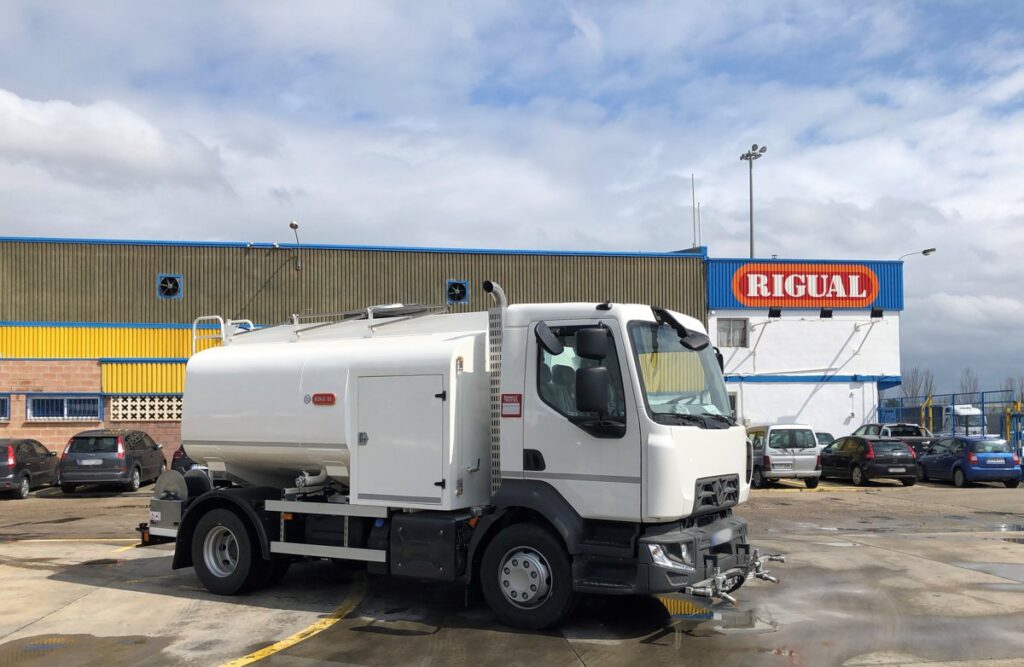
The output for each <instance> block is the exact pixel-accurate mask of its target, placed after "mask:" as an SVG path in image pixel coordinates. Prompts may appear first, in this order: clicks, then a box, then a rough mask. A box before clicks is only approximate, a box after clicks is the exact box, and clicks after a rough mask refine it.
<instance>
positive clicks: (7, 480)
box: [0, 440, 57, 498]
mask: <svg viewBox="0 0 1024 667" xmlns="http://www.w3.org/2000/svg"><path fill="white" fill-rule="evenodd" d="M56 482H57V452H51V451H50V450H49V449H47V448H46V447H44V446H43V445H41V444H39V442H37V441H35V440H0V491H10V492H11V494H12V495H13V496H14V497H15V498H27V497H28V492H29V491H31V490H32V489H34V488H36V487H40V486H52V485H53V484H55V483H56Z"/></svg>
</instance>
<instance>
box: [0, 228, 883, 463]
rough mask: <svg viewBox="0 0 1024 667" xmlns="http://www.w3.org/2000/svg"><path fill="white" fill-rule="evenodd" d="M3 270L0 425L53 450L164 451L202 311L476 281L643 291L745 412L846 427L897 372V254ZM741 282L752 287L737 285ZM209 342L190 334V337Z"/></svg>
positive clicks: (125, 253) (523, 289)
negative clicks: (701, 333)
mask: <svg viewBox="0 0 1024 667" xmlns="http://www.w3.org/2000/svg"><path fill="white" fill-rule="evenodd" d="M758 267H761V269H764V268H765V267H768V269H770V270H769V271H768V272H767V273H765V271H764V270H762V271H761V273H756V271H755V269H758ZM772 271H774V273H772ZM787 272H788V273H787ZM791 275H792V276H805V277H802V278H801V277H795V278H794V277H789V276H791ZM807 275H812V276H816V277H813V278H807V277H806V276H807ZM820 276H829V278H827V279H826V278H822V277H820ZM836 276H838V277H836ZM0 279H2V281H3V282H2V284H3V290H2V291H0V437H31V438H36V439H38V440H39V441H40V442H42V443H44V444H45V445H47V446H48V447H50V448H52V449H60V448H61V447H62V446H63V444H64V443H65V442H67V440H68V438H69V437H70V436H71V435H72V434H74V433H76V432H78V431H81V430H84V429H87V428H96V427H99V426H109V427H123V428H140V429H143V430H145V431H147V432H149V433H150V434H151V435H152V436H153V437H154V439H155V440H157V441H158V442H161V443H163V444H164V445H165V446H166V447H167V449H168V451H173V449H174V448H176V447H177V445H178V444H179V443H180V426H179V422H180V416H181V394H182V391H183V382H184V367H185V363H186V362H187V360H188V357H189V356H190V355H191V354H192V344H193V341H192V323H193V321H194V320H195V319H196V318H197V317H200V316H204V315H221V316H223V317H224V318H226V319H248V320H251V321H252V322H254V323H255V324H256V325H269V324H274V323H277V322H282V321H285V320H288V319H290V318H292V317H293V316H294V315H300V316H304V315H305V316H308V315H310V314H318V313H341V312H345V311H350V310H356V309H359V308H365V307H366V306H368V305H373V304H382V303H395V302H403V303H426V304H446V305H447V307H448V308H449V309H451V310H452V311H461V310H483V309H485V308H487V307H488V302H487V299H486V295H485V294H483V292H482V291H481V289H480V284H481V282H482V281H483V280H485V279H490V280H495V281H497V282H499V283H501V284H502V286H503V287H504V288H505V290H506V292H507V293H508V295H509V298H510V299H511V300H512V301H513V302H544V301H554V302H558V301H612V302H615V301H618V302H639V303H650V304H655V305H659V306H664V307H667V308H671V309H674V310H677V311H679V312H683V313H686V314H688V315H691V316H693V317H696V318H697V319H700V320H702V321H705V322H708V324H709V331H710V333H711V336H712V340H713V341H717V344H718V345H719V347H721V348H722V352H723V353H724V355H725V359H726V367H725V370H726V374H727V380H728V381H729V388H730V395H731V396H732V397H733V400H734V403H735V407H736V411H737V415H738V416H739V417H740V418H741V419H742V420H744V421H745V422H747V423H754V422H764V421H770V422H776V421H800V422H806V423H811V424H812V425H814V426H815V428H819V429H821V430H829V429H831V430H832V432H834V433H836V434H837V435H838V434H842V433H847V432H849V431H851V430H853V428H856V426H857V425H858V424H860V423H861V422H862V421H863V420H866V419H870V418H871V417H872V416H873V415H874V410H875V408H876V406H877V402H878V401H877V399H878V392H879V390H881V389H884V388H885V387H887V386H893V385H895V384H898V383H899V311H900V310H902V305H903V304H902V264H901V263H900V262H860V263H858V262H852V263H851V262H848V263H841V262H822V261H815V262H811V263H807V262H801V263H794V262H792V261H786V262H782V261H762V260H758V261H757V262H753V263H752V262H748V261H746V260H720V259H709V258H708V257H707V255H706V253H705V251H704V250H703V249H702V248H698V249H696V250H694V251H685V252H673V253H596V252H593V253H587V252H559V251H552V252H547V251H507V250H472V249H438V248H391V247H361V246H360V247H355V246H330V245H302V246H297V245H295V244H268V243H222V242H196V243H184V242H182V243H179V242H164V241H119V240H105V239H104V240H89V239H36V238H5V239H0ZM825 280H828V281H831V282H829V284H828V285H826V284H825V282H822V281H825ZM816 281H817V282H816ZM836 281H838V282H836ZM741 283H742V285H741V287H743V289H746V288H747V287H750V289H753V290H754V292H752V294H753V296H746V295H745V294H746V293H745V292H743V291H742V290H740V291H739V292H737V291H736V290H737V289H738V288H737V285H740V284H741ZM744 286H745V287H744ZM776 288H777V289H776ZM801 289H802V290H803V291H802V292H801ZM822 290H824V291H822ZM837 290H838V291H837ZM865 290H866V291H865ZM797 292H799V293H800V294H799V295H795V294H796V293H797ZM814 295H818V296H814ZM826 310H827V311H828V313H826ZM214 344H217V341H216V340H212V339H202V340H200V341H199V349H202V348H203V347H204V346H206V345H214ZM240 390H242V391H244V388H240Z"/></svg>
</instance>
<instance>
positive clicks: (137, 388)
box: [100, 363, 185, 394]
mask: <svg viewBox="0 0 1024 667" xmlns="http://www.w3.org/2000/svg"><path fill="white" fill-rule="evenodd" d="M100 368H101V371H102V373H103V393H104V394H180V393H182V392H183V391H184V388H185V364H147V363H138V364H136V363H108V364H103V365H102V366H101V367H100Z"/></svg>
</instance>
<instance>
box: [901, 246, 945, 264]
mask: <svg viewBox="0 0 1024 667" xmlns="http://www.w3.org/2000/svg"><path fill="white" fill-rule="evenodd" d="M932 254H935V248H925V249H924V250H918V251H917V252H908V253H907V254H906V255H900V256H899V257H897V258H896V261H897V262H900V261H903V258H905V257H910V256H912V255H924V256H925V257H927V256H928V255H932Z"/></svg>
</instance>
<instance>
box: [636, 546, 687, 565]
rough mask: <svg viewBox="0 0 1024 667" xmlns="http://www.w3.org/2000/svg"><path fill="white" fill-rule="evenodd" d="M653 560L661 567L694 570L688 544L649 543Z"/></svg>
mask: <svg viewBox="0 0 1024 667" xmlns="http://www.w3.org/2000/svg"><path fill="white" fill-rule="evenodd" d="M647 549H648V550H650V552H651V560H653V561H654V564H655V565H658V566H659V567H668V568H673V569H676V570H680V569H681V570H692V569H693V564H692V561H691V560H690V549H689V545H686V544H648V545H647Z"/></svg>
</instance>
